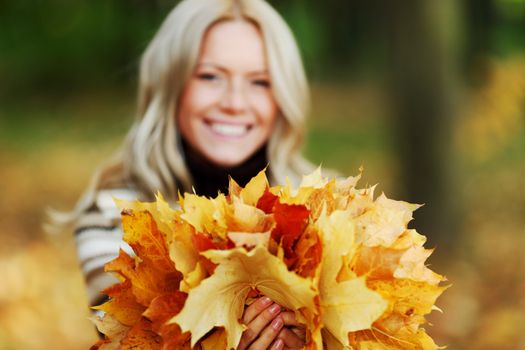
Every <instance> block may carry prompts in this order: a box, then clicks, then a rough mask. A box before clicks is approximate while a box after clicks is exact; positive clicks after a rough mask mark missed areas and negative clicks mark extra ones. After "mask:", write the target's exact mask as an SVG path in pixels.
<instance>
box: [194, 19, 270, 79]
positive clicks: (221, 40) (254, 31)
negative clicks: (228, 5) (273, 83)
mask: <svg viewBox="0 0 525 350" xmlns="http://www.w3.org/2000/svg"><path fill="white" fill-rule="evenodd" d="M199 63H201V64H203V63H213V64H218V65H221V66H224V67H226V68H232V69H233V68H235V69H249V70H266V69H267V66H266V50H265V47H264V43H263V40H262V36H261V33H260V31H259V28H257V27H256V26H255V24H253V23H251V22H249V21H245V20H227V21H221V22H218V23H215V24H214V25H212V26H211V27H210V28H209V29H208V31H207V32H206V34H205V36H204V39H203V42H202V47H201V52H200V56H199Z"/></svg>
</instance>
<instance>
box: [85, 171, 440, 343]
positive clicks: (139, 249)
mask: <svg viewBox="0 0 525 350" xmlns="http://www.w3.org/2000/svg"><path fill="white" fill-rule="evenodd" d="M359 177H360V176H357V177H349V178H348V179H345V180H336V179H331V180H329V179H327V178H324V177H322V175H321V172H320V169H318V170H317V171H315V172H314V173H312V174H310V175H308V176H305V177H303V180H302V183H301V185H300V186H299V188H293V187H292V186H291V185H290V184H287V185H285V186H276V187H269V185H268V181H267V178H266V175H265V173H264V172H261V173H260V174H259V175H257V176H256V177H255V178H253V179H252V180H251V181H250V182H249V183H248V184H247V185H246V187H244V188H241V187H240V186H239V185H238V184H236V183H235V182H234V181H233V180H230V185H229V194H228V195H224V194H219V195H218V196H217V197H216V198H205V197H200V196H197V195H194V194H185V195H184V196H180V198H179V200H180V209H172V208H171V207H170V206H169V205H168V204H167V203H166V202H165V201H164V200H163V198H162V197H161V196H160V195H158V196H157V201H156V202H153V203H141V202H138V201H131V202H129V201H117V205H118V206H119V208H120V209H121V210H122V224H123V231H124V240H125V241H126V242H127V243H128V244H129V245H130V246H131V247H132V248H133V250H134V252H135V254H136V256H129V255H127V254H126V253H125V252H123V251H121V252H120V255H119V256H118V258H116V259H115V260H113V261H112V262H110V263H108V264H107V265H106V270H107V271H111V272H114V273H116V274H117V275H118V276H119V277H120V279H121V281H122V282H121V283H119V284H117V285H115V286H112V287H110V288H108V289H106V290H105V291H104V292H105V293H106V294H107V295H108V296H109V297H110V299H109V301H108V302H106V303H105V304H103V305H100V306H98V307H96V308H97V309H99V310H103V311H104V312H105V316H104V317H103V318H102V319H100V318H97V319H95V320H94V321H95V323H96V324H97V327H98V329H99V330H100V331H101V332H102V333H103V334H105V339H104V340H101V341H99V342H98V343H97V344H96V345H94V346H93V348H94V349H115V348H119V349H131V348H134V349H135V348H141V349H202V350H207V349H217V350H220V349H235V348H236V347H237V345H238V343H239V341H240V338H241V335H242V332H243V331H244V329H245V326H244V325H243V324H242V323H241V322H240V320H241V319H242V315H243V311H244V309H245V307H246V305H248V304H249V303H250V302H251V301H253V299H254V298H255V297H257V296H260V295H265V296H267V297H269V298H270V299H272V300H273V301H275V302H276V303H277V304H279V305H281V306H282V307H284V308H286V309H288V310H292V311H293V312H295V315H296V318H297V320H298V321H299V322H301V323H303V324H304V325H305V326H306V329H307V339H306V340H307V343H306V345H305V349H323V348H326V349H330V350H331V349H344V348H352V349H437V348H438V346H436V344H435V343H434V341H433V340H432V339H431V338H430V336H428V335H427V333H426V332H425V330H424V328H422V327H421V326H422V325H423V324H425V322H426V321H425V315H426V314H428V313H430V312H431V311H432V310H433V309H437V307H435V306H434V303H435V301H436V299H437V298H438V296H439V295H440V294H441V293H442V292H443V291H444V289H446V287H444V286H441V285H440V282H442V281H444V280H445V279H444V277H443V276H440V275H438V274H436V273H434V272H433V271H431V270H430V269H429V268H427V267H426V266H425V260H426V259H427V258H428V256H429V255H430V254H431V253H432V250H429V249H425V248H424V247H423V243H424V242H425V237H424V236H422V235H420V234H418V233H417V232H416V231H415V230H413V229H408V228H407V224H408V222H409V221H410V220H411V219H412V212H413V211H414V210H415V209H417V208H418V205H414V204H409V203H406V202H401V201H394V200H391V199H388V198H387V197H386V196H385V195H384V194H382V195H380V196H379V197H377V198H375V199H374V194H373V192H374V188H373V187H368V188H364V189H357V188H356V184H357V181H358V180H359Z"/></svg>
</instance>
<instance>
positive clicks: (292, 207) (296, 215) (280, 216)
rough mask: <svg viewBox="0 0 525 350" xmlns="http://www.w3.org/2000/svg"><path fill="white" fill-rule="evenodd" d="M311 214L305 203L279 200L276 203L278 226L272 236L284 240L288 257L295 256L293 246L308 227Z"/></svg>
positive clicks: (283, 244) (280, 240) (275, 210)
mask: <svg viewBox="0 0 525 350" xmlns="http://www.w3.org/2000/svg"><path fill="white" fill-rule="evenodd" d="M309 215H310V211H309V210H308V208H306V207H305V206H304V205H298V204H282V203H280V202H279V201H278V202H276V203H275V204H274V218H275V222H276V227H275V229H274V230H273V231H272V238H273V239H274V240H275V241H276V242H282V246H283V248H284V253H285V256H286V257H287V258H290V257H292V256H293V247H294V245H295V243H296V241H297V240H298V238H299V236H300V234H301V233H303V231H304V229H305V228H306V225H307V224H308V218H309Z"/></svg>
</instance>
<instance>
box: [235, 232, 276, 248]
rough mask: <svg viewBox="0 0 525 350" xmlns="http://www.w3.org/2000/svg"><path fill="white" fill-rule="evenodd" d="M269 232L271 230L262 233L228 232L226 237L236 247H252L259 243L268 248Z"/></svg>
mask: <svg viewBox="0 0 525 350" xmlns="http://www.w3.org/2000/svg"><path fill="white" fill-rule="evenodd" d="M270 232H271V231H268V232H262V233H246V232H228V238H229V239H230V240H231V241H232V242H233V243H234V244H235V246H236V247H246V248H253V247H255V246H258V245H260V246H263V247H265V248H268V242H269V241H270Z"/></svg>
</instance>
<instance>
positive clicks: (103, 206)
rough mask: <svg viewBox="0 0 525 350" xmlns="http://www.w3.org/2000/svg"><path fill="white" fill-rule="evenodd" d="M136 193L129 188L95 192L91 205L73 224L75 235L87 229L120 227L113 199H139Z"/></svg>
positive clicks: (118, 215)
mask: <svg viewBox="0 0 525 350" xmlns="http://www.w3.org/2000/svg"><path fill="white" fill-rule="evenodd" d="M140 197H141V195H140V193H139V192H138V191H136V190H134V189H131V188H109V189H101V190H98V191H97V192H95V194H94V198H93V200H92V204H91V205H90V206H89V207H88V208H87V209H86V210H84V212H82V213H81V215H80V216H79V217H78V219H77V220H76V222H75V233H76V234H79V233H81V232H82V231H85V230H89V229H95V228H96V229H98V230H108V231H109V230H112V229H114V228H115V227H118V226H119V225H120V210H119V209H118V208H117V206H116V204H115V201H114V199H124V200H135V199H140Z"/></svg>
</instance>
